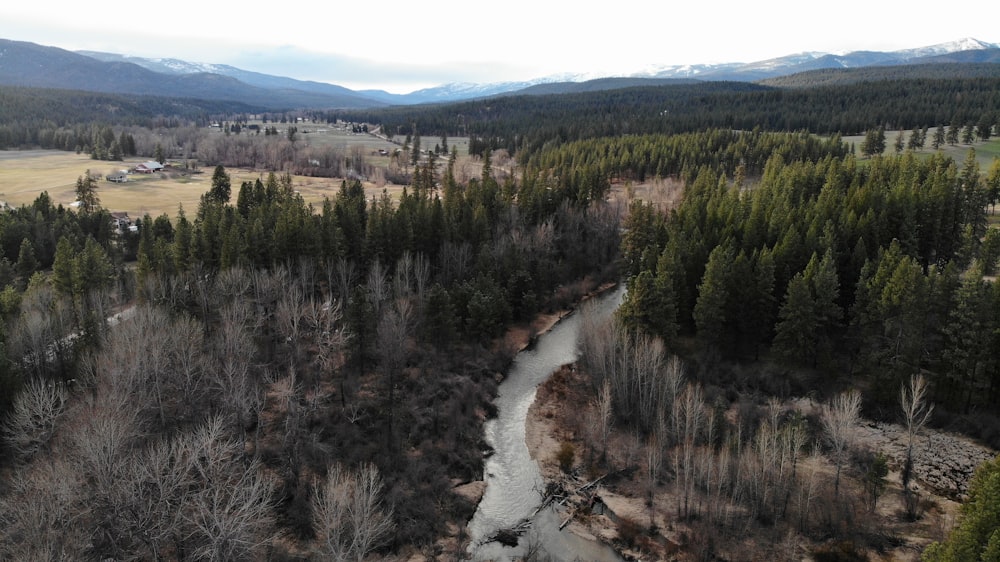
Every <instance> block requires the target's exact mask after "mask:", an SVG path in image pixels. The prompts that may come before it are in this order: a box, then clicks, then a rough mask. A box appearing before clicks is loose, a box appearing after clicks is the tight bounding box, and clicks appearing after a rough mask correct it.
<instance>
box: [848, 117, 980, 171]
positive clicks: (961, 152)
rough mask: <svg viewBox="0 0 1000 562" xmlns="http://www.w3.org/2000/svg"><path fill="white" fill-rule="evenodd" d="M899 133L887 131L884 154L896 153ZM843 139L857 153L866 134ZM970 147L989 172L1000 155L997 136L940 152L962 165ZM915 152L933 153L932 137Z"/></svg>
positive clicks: (924, 154) (905, 138) (931, 131)
mask: <svg viewBox="0 0 1000 562" xmlns="http://www.w3.org/2000/svg"><path fill="white" fill-rule="evenodd" d="M897 134H899V131H886V132H885V152H883V154H885V155H886V156H889V155H892V154H895V153H896V150H895V148H894V147H893V145H894V144H895V142H896V135H897ZM927 134H928V136H930V135H933V134H934V129H933V128H932V129H930V130H928V132H927ZM909 138H910V132H909V131H903V139H904V141H905V140H909ZM842 140H843V141H844V142H846V143H848V144H851V143H853V144H854V149H855V151H856V153H860V151H861V143H862V142H864V140H865V136H864V135H857V136H849V137H842ZM970 148H972V149H975V150H976V161H977V162H979V169H980V170H981V171H982V172H983V173H985V172H987V171H988V170H989V169H990V166H992V165H993V159H994V158H997V157H1000V139H998V138H995V137H994V138H991V139H990V140H988V141H986V142H982V141H978V140H977V141H975V142H973V143H972V144H961V143H959V144H957V145H954V146H952V145H948V144H945V145H942V146H941V148H940V149H939V150H938V152H941V153H942V154H944V155H945V156H950V157H951V158H952V159H953V160H955V162H957V163H958V165H959V166H961V165H962V163H963V162H965V158H966V157H967V156H968V155H969V149H970ZM915 154H916V155H917V157H921V156H923V157H926V156H930V155H931V154H934V149H933V148H931V139H930V138H928V139H927V140H926V142H925V143H924V148H923V149H921V150H917V151H916V152H915ZM859 156H860V154H859Z"/></svg>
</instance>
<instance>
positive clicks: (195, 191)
mask: <svg viewBox="0 0 1000 562" xmlns="http://www.w3.org/2000/svg"><path fill="white" fill-rule="evenodd" d="M369 138H370V137H369ZM383 142H384V141H383ZM145 160H146V159H142V158H134V159H129V160H127V161H125V162H101V161H97V160H91V159H90V157H89V156H87V155H86V154H75V153H73V152H62V151H56V150H32V151H0V200H3V201H6V202H7V203H8V204H9V205H11V206H13V207H19V206H21V205H27V204H30V203H31V202H32V201H34V200H35V198H37V197H38V195H39V194H40V193H42V192H43V191H47V192H48V194H49V196H50V197H51V198H52V200H53V202H55V203H56V204H62V205H64V206H68V205H69V204H70V203H72V202H73V201H74V200H75V199H76V197H75V190H76V180H77V178H78V177H80V176H82V175H83V174H84V173H86V171H87V170H88V169H89V170H90V171H91V173H95V174H102V175H104V174H108V173H111V172H114V171H117V170H121V169H125V168H131V167H134V166H135V165H136V164H138V163H140V162H143V161H145ZM226 171H227V172H228V173H229V175H230V177H231V178H232V186H233V195H232V196H233V200H235V199H236V195H237V193H238V192H239V187H240V184H241V183H242V182H244V181H253V180H255V179H257V178H258V177H261V176H265V177H266V173H264V172H260V171H253V170H242V169H237V168H227V169H226ZM341 181H342V180H340V179H336V178H314V177H307V176H293V177H292V188H293V189H295V190H296V191H298V192H299V193H300V194H301V195H302V198H303V199H305V200H306V202H308V203H313V204H315V205H317V207H318V206H319V205H321V204H322V202H323V198H324V197H331V198H332V197H334V196H335V195H336V194H337V191H338V190H339V189H340V184H341ZM211 182H212V168H201V169H199V170H196V171H194V172H193V173H192V172H191V171H189V170H183V169H176V170H173V169H169V168H168V170H167V171H166V172H164V173H158V174H150V175H145V174H132V175H130V176H129V181H128V182H127V183H113V182H109V181H105V180H101V181H99V183H98V191H97V194H98V196H99V197H100V199H101V206H103V207H104V208H106V209H108V210H111V211H126V212H128V214H129V216H131V217H133V218H138V217H142V216H143V215H144V214H146V213H148V214H149V215H150V216H153V217H156V216H159V215H160V214H162V213H166V214H167V215H169V216H171V217H174V216H176V214H177V210H178V208H179V207H180V206H181V205H183V206H184V210H185V212H186V213H187V214H188V215H189V216H191V215H193V214H194V212H195V211H196V210H197V209H198V202H199V201H200V199H201V195H202V194H203V193H205V192H206V191H208V190H209V188H210V187H211ZM365 189H366V191H367V192H368V195H369V197H371V196H377V195H379V194H381V193H382V190H381V189H380V188H377V187H376V186H375V185H374V184H367V185H366V186H365ZM387 189H388V190H389V191H390V193H391V194H394V195H395V194H396V192H399V191H401V190H402V187H401V186H389V187H388V188H387Z"/></svg>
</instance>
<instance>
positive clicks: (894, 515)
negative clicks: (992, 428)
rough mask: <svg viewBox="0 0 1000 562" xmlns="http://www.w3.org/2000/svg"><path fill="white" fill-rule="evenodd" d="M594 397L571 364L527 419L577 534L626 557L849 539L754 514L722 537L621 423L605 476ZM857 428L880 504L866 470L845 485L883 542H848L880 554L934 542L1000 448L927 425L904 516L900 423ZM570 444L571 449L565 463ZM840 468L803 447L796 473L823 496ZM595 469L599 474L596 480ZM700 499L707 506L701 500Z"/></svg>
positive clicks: (848, 476)
mask: <svg viewBox="0 0 1000 562" xmlns="http://www.w3.org/2000/svg"><path fill="white" fill-rule="evenodd" d="M593 401H594V399H593V392H592V387H591V383H590V381H589V380H588V376H587V375H586V374H585V373H582V372H580V371H578V370H577V369H575V368H574V367H573V366H572V365H569V366H565V367H563V368H562V369H560V370H559V371H558V372H557V373H555V374H553V376H552V377H550V378H549V379H548V381H546V382H545V383H544V384H543V385H541V386H540V387H539V389H538V392H537V394H536V400H535V402H534V403H533V404H532V405H531V407H530V408H529V411H528V416H527V420H526V429H525V435H526V441H527V444H528V449H529V452H530V454H531V457H532V458H533V459H535V460H536V461H537V462H538V464H539V467H540V470H541V473H542V475H543V477H544V480H545V486H546V489H548V490H550V491H555V492H556V493H557V494H558V495H559V496H560V501H561V502H562V503H563V505H564V511H563V514H562V520H563V522H564V523H566V522H567V521H569V520H570V519H572V521H570V522H569V523H568V524H567V528H568V529H570V530H572V531H573V532H574V533H576V534H578V535H580V536H585V537H596V538H598V539H599V540H601V541H602V542H605V543H607V544H610V545H612V546H613V547H615V548H616V549H617V550H618V551H619V552H620V553H621V554H622V555H623V556H626V557H633V558H635V559H667V558H676V559H678V560H685V559H688V558H696V557H697V555H699V554H703V552H700V550H704V548H705V541H710V543H713V544H712V546H711V547H710V548H712V549H714V550H715V552H717V553H719V554H722V555H725V557H726V558H728V559H733V560H744V559H747V560H750V559H757V557H759V556H765V555H766V556H767V558H769V559H774V560H781V559H787V560H802V559H815V558H817V557H818V555H819V554H820V553H822V552H828V553H832V552H833V551H835V550H837V549H840V548H847V546H845V545H847V544H848V542H847V541H844V540H840V541H827V540H825V539H823V538H821V537H822V535H816V534H813V535H812V536H810V534H808V533H806V534H801V533H787V534H777V533H775V528H774V527H770V526H767V525H759V524H756V523H754V524H753V525H748V528H747V530H746V531H744V535H745V536H743V537H740V538H734V537H732V536H728V537H725V536H724V535H726V532H725V531H722V532H719V531H713V530H712V529H713V528H714V527H712V526H710V525H707V524H706V523H704V522H703V521H699V520H698V519H694V520H683V519H681V518H679V517H678V516H677V514H678V512H679V511H680V509H681V508H680V505H681V497H680V496H679V495H678V493H677V492H676V489H675V485H674V484H673V483H672V482H671V480H672V478H671V477H670V476H669V474H667V473H669V469H666V470H665V471H664V474H662V475H661V477H660V478H659V479H657V481H656V482H654V483H653V484H650V482H649V480H648V479H647V478H646V476H645V474H646V466H647V463H648V461H649V460H650V459H649V458H648V456H647V449H646V447H645V446H644V444H643V443H642V442H640V441H639V440H638V439H636V438H634V437H632V436H630V435H628V433H627V432H625V431H612V434H611V436H610V437H609V446H608V450H609V451H610V453H609V455H610V460H611V463H610V464H611V465H613V466H614V467H616V468H620V467H625V468H627V469H630V470H627V471H626V474H627V476H623V475H621V474H620V473H615V474H612V475H611V476H610V477H608V476H607V471H605V470H601V469H596V468H594V467H595V466H596V467H603V466H606V465H605V464H604V463H602V462H600V461H599V459H598V455H599V454H600V453H599V451H597V450H595V449H596V448H597V447H599V445H598V443H599V441H600V440H599V438H597V437H596V429H595V428H594V426H593V424H592V423H591V420H594V419H596V418H595V416H594V414H593V405H592V404H593ZM782 407H783V408H785V411H786V412H788V413H789V414H791V415H798V416H802V417H803V419H808V418H813V419H815V416H816V412H817V404H816V403H815V402H813V401H810V400H807V399H799V400H791V401H788V402H786V403H783V404H782ZM855 432H856V433H855V437H854V442H855V446H854V447H853V449H854V450H855V451H856V452H855V453H854V455H855V458H859V457H862V456H864V455H870V454H875V453H880V454H882V455H884V456H885V457H886V459H887V464H888V469H889V470H888V474H887V475H886V477H885V484H884V486H885V487H884V490H883V491H882V493H881V496H880V497H879V499H878V502H877V504H875V507H874V508H869V507H867V506H866V505H865V504H863V503H861V501H860V498H862V497H864V496H863V494H864V491H863V488H862V487H863V479H864V474H863V473H862V472H860V469H859V468H858V467H856V466H851V465H848V466H846V467H845V468H844V482H842V483H841V488H842V489H843V490H849V492H847V491H843V490H842V493H845V494H847V493H849V494H856V495H857V497H858V498H859V500H858V501H857V503H851V504H849V505H850V509H851V510H852V512H853V513H854V515H852V517H856V519H855V520H854V524H855V525H859V526H861V527H868V529H867V531H866V532H868V533H874V534H880V535H881V536H883V537H884V539H883V544H882V545H881V547H880V548H873V547H870V546H863V545H862V544H861V543H860V542H858V543H854V542H853V541H854V540H859V541H860V539H852V541H851V542H850V550H851V551H852V552H855V551H856V552H857V553H858V554H863V555H864V556H874V557H877V558H878V559H881V560H900V561H916V560H918V559H919V555H920V552H921V551H922V550H923V549H924V548H925V547H926V546H927V545H928V544H929V543H930V542H932V541H934V540H940V539H941V538H943V537H944V535H945V533H946V532H947V530H948V529H950V528H951V526H952V525H954V522H955V518H956V517H957V514H958V509H959V506H960V503H959V502H958V501H956V500H958V499H960V498H961V497H962V496H963V495H964V493H965V491H966V489H967V485H968V481H969V479H970V478H971V477H972V474H973V472H974V470H975V467H976V466H978V464H980V463H981V462H982V461H984V460H986V459H989V458H992V457H993V456H994V455H996V451H992V450H991V449H989V448H987V447H985V446H983V445H981V444H978V443H976V442H974V441H973V440H971V439H968V438H966V437H964V436H960V435H955V434H951V433H946V432H940V431H933V430H932V431H926V432H924V434H923V435H922V436H921V437H920V438H919V439H918V445H917V448H916V452H915V466H914V473H915V483H914V485H913V489H914V490H915V492H916V497H917V498H918V499H919V507H918V512H919V517H918V518H917V519H916V520H915V521H912V520H909V519H908V518H907V517H906V516H905V515H904V514H905V512H906V506H905V505H904V500H903V497H904V496H903V493H902V478H901V469H902V466H903V463H904V459H905V442H906V437H905V431H904V429H903V428H902V427H900V426H899V425H896V424H876V423H874V422H869V421H866V420H862V422H861V423H860V424H859V425H858V426H857V427H856V428H855ZM811 447H812V444H810V448H811ZM567 451H571V452H572V460H571V461H569V462H568V463H567V460H566V457H567V456H569V453H567ZM659 462H660V463H662V464H661V466H663V467H667V466H669V465H670V463H671V462H673V461H672V460H671V459H669V458H666V456H665V454H664V457H663V458H661V459H659ZM854 462H857V461H854V460H852V461H851V463H854ZM564 468H570V470H569V471H568V472H567V471H566V470H564ZM834 473H835V467H834V466H833V464H832V462H830V461H829V459H828V458H827V457H825V456H823V455H818V456H807V455H806V454H805V452H803V457H802V459H801V460H800V474H802V475H803V476H801V477H803V478H804V477H805V474H811V475H814V476H810V478H813V477H815V481H816V482H817V484H816V488H815V494H816V495H817V498H818V497H822V494H824V493H829V489H828V488H829V486H830V483H831V481H832V479H833V475H834ZM599 478H603V479H602V480H601V481H600V482H599V483H598V484H596V485H595V484H593V483H594V481H595V480H597V479H599ZM584 487H586V489H584V490H581V488H584ZM824 490H825V491H824ZM696 496H697V494H696ZM697 501H698V502H699V509H701V507H700V505H701V503H700V502H702V501H703V499H702V498H698V499H697ZM729 509H730V510H733V511H731V512H732V513H737V514H738V513H739V511H740V508H739V507H735V508H732V507H731V508H729ZM818 509H819V510H820V511H822V510H823V509H824V508H818ZM817 537H819V538H817Z"/></svg>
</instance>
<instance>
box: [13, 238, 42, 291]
mask: <svg viewBox="0 0 1000 562" xmlns="http://www.w3.org/2000/svg"><path fill="white" fill-rule="evenodd" d="M38 267H39V265H38V258H36V257H35V247H34V245H32V243H31V240H29V239H27V238H23V239H22V240H21V248H20V250H19V251H18V253H17V263H16V264H14V270H15V271H17V279H18V288H19V289H21V290H22V291H23V290H25V289H26V288H27V287H28V281H30V280H31V276H32V275H34V274H35V272H36V271H38Z"/></svg>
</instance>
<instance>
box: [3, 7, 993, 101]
mask: <svg viewBox="0 0 1000 562" xmlns="http://www.w3.org/2000/svg"><path fill="white" fill-rule="evenodd" d="M971 4H975V5H970V3H963V4H962V5H961V7H959V6H958V5H955V6H952V7H946V6H940V5H938V6H937V7H935V8H924V7H922V6H917V5H901V4H899V3H896V2H885V1H879V0H875V1H872V0H838V1H837V2H830V3H824V4H812V5H809V4H803V3H802V2H799V1H794V2H793V1H790V0H764V1H758V2H751V1H748V0H718V1H715V2H711V1H704V0H702V1H699V0H694V1H691V0H673V1H671V0H610V1H602V2H589V3H586V4H585V3H577V2H574V3H570V2H555V1H552V0H505V1H500V2H484V1H482V0H471V1H469V0H462V1H458V0H443V1H439V2H434V1H431V2H418V1H414V0H353V1H351V0H347V1H344V0H327V1H324V2H315V1H313V0H283V1H270V2H260V1H258V0H247V1H242V2H239V1H238V2H215V1H212V0H199V1H195V0H171V1H167V2H153V3H142V2H135V1H132V0H130V1H125V0H91V1H89V2H86V1H79V0H77V1H70V2H66V1H63V0H60V1H58V2H54V1H52V0H34V1H33V0H4V1H3V2H0V38H3V39H14V40H19V41H31V42H34V43H39V44H42V45H49V46H54V47H61V48H64V49H69V50H82V49H86V50H95V51H107V52H112V53H118V54H123V55H134V56H143V57H154V58H168V57H169V58H179V59H184V60H188V61H192V62H208V63H222V64H230V65H233V66H236V67H239V68H242V69H245V70H253V71H257V72H264V73H267V74H276V75H281V76H290V77H292V78H298V79H302V80H316V81H321V82H330V83H333V84H339V85H342V86H346V87H348V88H352V89H364V88H379V89H385V90H388V91H391V92H394V93H407V92H411V91H413V90H417V89H420V88H423V87H428V86H436V85H440V84H443V83H446V82H500V81H508V80H530V79H534V78H539V77H543V76H548V75H552V74H560V73H594V74H609V73H611V74H622V75H625V74H631V73H633V72H637V71H640V70H643V69H644V68H648V67H650V66H651V65H676V64H699V63H713V62H754V61H758V60H764V59H768V58H773V57H778V56H783V55H788V54H793V53H799V52H804V51H823V52H846V51H854V50H883V51H885V50H897V49H907V48H913V47H922V46H926V45H933V44H937V43H945V42H949V41H954V40H958V39H962V38H966V37H974V38H976V39H979V40H982V41H987V42H997V41H1000V31H998V29H1000V28H998V26H997V21H998V18H997V17H995V16H1000V4H997V3H995V0H974V1H973V2H972V3H971ZM820 6H822V7H820ZM990 14H992V16H990Z"/></svg>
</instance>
